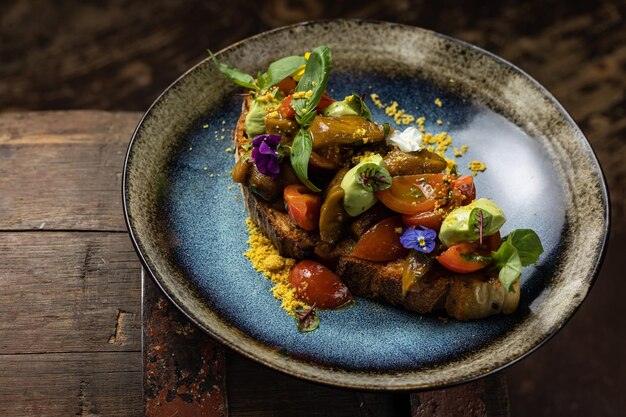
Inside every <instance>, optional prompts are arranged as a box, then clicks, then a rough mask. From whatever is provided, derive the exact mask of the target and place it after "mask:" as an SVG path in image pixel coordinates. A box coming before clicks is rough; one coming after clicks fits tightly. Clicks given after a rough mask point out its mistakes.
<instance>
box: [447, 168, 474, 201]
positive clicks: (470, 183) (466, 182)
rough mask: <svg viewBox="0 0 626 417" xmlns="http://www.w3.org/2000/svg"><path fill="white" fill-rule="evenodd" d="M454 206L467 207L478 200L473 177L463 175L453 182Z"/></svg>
mask: <svg viewBox="0 0 626 417" xmlns="http://www.w3.org/2000/svg"><path fill="white" fill-rule="evenodd" d="M452 187H453V188H452V196H451V200H452V204H453V205H455V206H466V205H468V204H470V203H471V202H472V201H474V200H475V199H476V186H475V185H474V177H473V176H472V175H461V176H460V177H458V178H457V179H455V180H454V181H452Z"/></svg>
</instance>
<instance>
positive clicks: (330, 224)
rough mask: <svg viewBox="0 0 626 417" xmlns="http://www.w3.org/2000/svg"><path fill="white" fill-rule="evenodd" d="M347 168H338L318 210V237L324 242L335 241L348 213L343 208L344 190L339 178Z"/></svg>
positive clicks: (341, 177)
mask: <svg viewBox="0 0 626 417" xmlns="http://www.w3.org/2000/svg"><path fill="white" fill-rule="evenodd" d="M346 172H348V168H342V169H340V170H339V171H338V172H337V174H335V177H334V178H333V180H332V181H331V182H330V184H329V185H328V192H327V193H326V198H325V199H324V203H323V204H322V208H321V210H320V224H319V227H320V238H321V239H322V241H324V242H328V243H335V242H336V241H338V240H339V238H340V237H341V233H342V232H343V223H344V221H345V220H346V219H347V218H348V214H347V213H346V211H345V210H344V209H343V197H344V191H343V188H341V180H342V179H343V176H344V175H345V174H346Z"/></svg>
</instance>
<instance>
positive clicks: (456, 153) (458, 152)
mask: <svg viewBox="0 0 626 417" xmlns="http://www.w3.org/2000/svg"><path fill="white" fill-rule="evenodd" d="M454 156H456V157H457V158H459V157H461V156H463V153H462V152H461V151H459V150H458V149H457V148H454Z"/></svg>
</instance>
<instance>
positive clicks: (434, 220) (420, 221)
mask: <svg viewBox="0 0 626 417" xmlns="http://www.w3.org/2000/svg"><path fill="white" fill-rule="evenodd" d="M442 221H443V214H442V213H441V212H439V211H425V212H423V213H418V214H412V215H409V214H405V215H403V216H402V222H403V223H404V224H405V225H407V226H422V227H427V228H429V229H432V230H437V231H438V230H439V228H440V227H441V222H442Z"/></svg>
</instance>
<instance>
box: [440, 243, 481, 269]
mask: <svg viewBox="0 0 626 417" xmlns="http://www.w3.org/2000/svg"><path fill="white" fill-rule="evenodd" d="M479 251H480V247H479V245H478V243H477V242H472V243H470V242H462V243H458V244H456V245H452V246H450V247H449V248H448V249H446V251H445V252H443V253H442V254H441V255H439V256H437V260H438V261H439V263H440V264H441V265H443V266H444V267H445V268H446V269H449V270H450V271H454V272H458V273H460V274H468V273H470V272H474V271H478V270H480V269H483V268H484V267H486V266H487V265H489V262H481V261H478V260H474V259H470V258H469V257H468V255H472V254H477V255H479V254H480V253H479ZM464 255H465V256H464Z"/></svg>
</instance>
